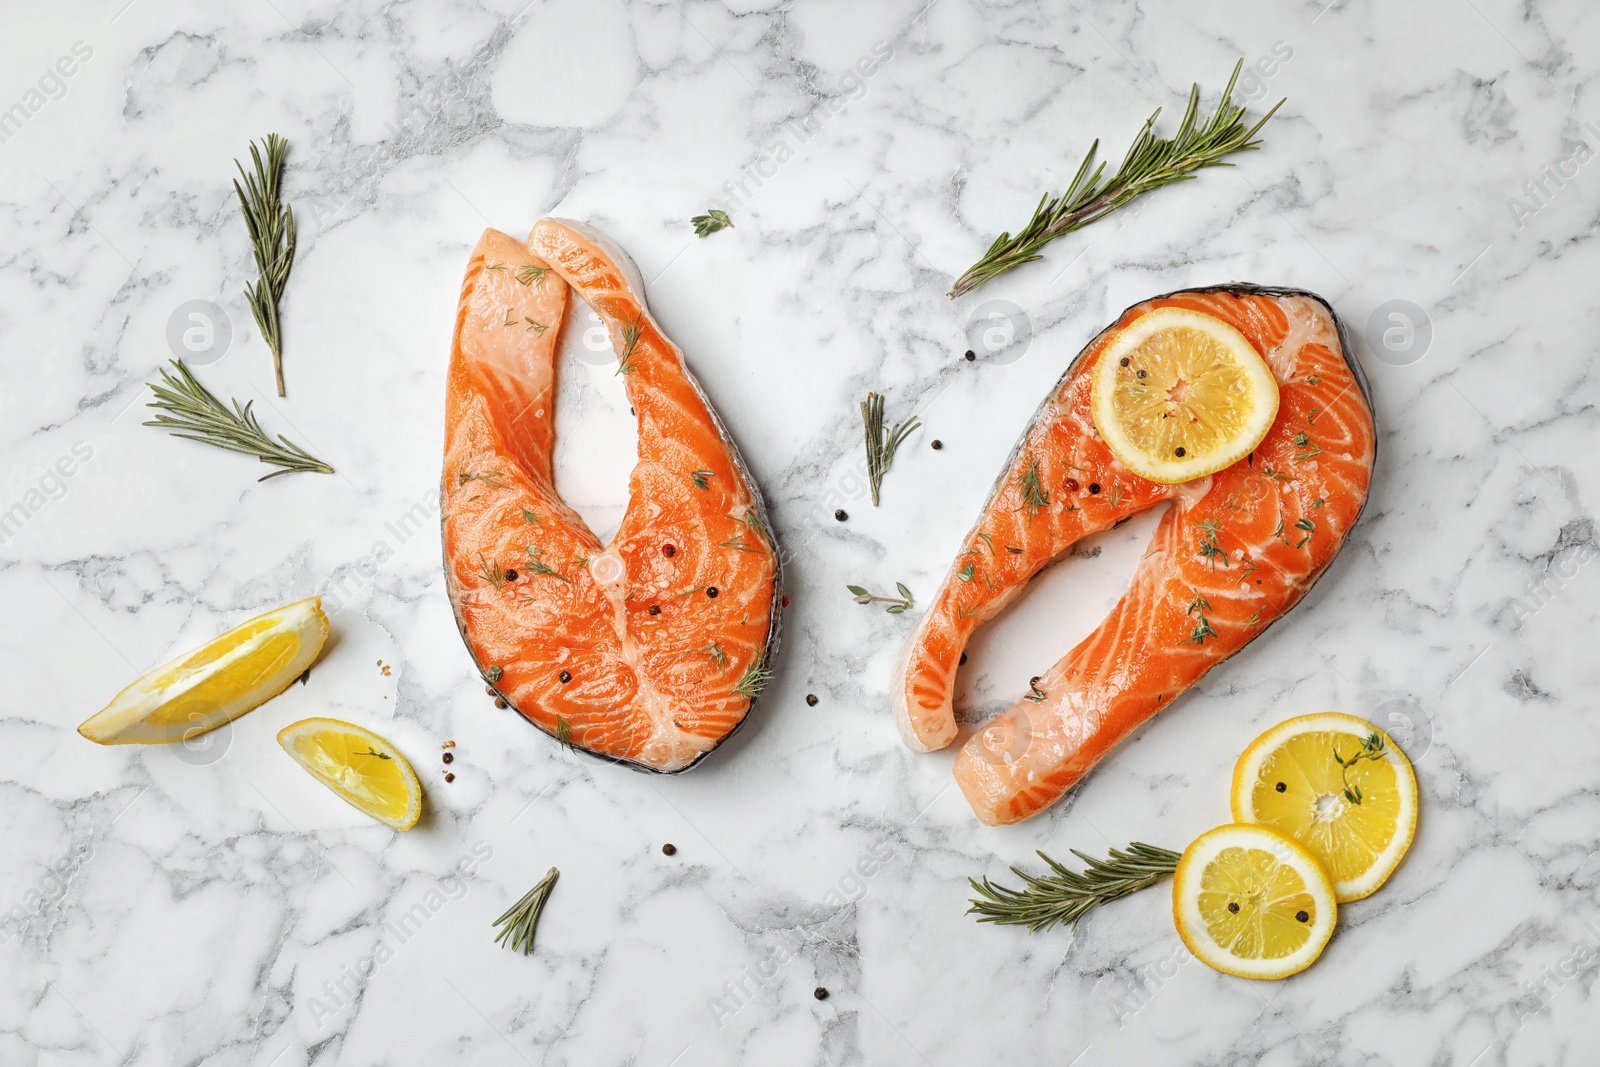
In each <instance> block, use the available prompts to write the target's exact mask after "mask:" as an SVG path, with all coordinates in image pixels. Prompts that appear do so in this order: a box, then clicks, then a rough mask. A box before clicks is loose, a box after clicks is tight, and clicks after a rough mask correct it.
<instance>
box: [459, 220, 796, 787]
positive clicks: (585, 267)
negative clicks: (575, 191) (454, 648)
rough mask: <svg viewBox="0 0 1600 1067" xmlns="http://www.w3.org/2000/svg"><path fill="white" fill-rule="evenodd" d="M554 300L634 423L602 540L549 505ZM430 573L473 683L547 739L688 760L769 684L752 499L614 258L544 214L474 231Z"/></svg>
mask: <svg viewBox="0 0 1600 1067" xmlns="http://www.w3.org/2000/svg"><path fill="white" fill-rule="evenodd" d="M569 293H576V294H577V296H579V297H581V298H582V299H583V300H585V301H586V302H587V303H588V304H589V306H590V307H591V308H593V309H594V311H595V312H596V314H598V315H599V316H600V318H601V319H602V320H603V321H604V322H605V324H606V326H607V328H608V330H609V331H610V335H611V340H612V343H613V345H614V347H615V348H616V350H617V356H618V367H617V373H619V374H621V375H622V376H623V381H624V383H625V388H626V389H627V394H628V401H629V403H630V404H631V405H632V406H633V409H634V411H635V413H636V414H637V417H638V420H639V421H638V428H639V452H638V457H639V458H638V461H637V463H636V465H635V466H634V468H633V473H632V476H631V478H630V480H629V500H628V507H627V510H626V512H625V513H624V515H623V519H622V524H621V526H620V528H619V529H618V530H617V533H616V536H615V537H614V538H613V539H612V541H611V543H610V544H609V545H607V544H602V543H601V541H600V539H599V538H598V537H597V536H595V534H594V533H593V532H592V531H591V530H590V529H589V528H588V526H587V525H585V523H584V521H583V519H582V518H580V517H579V516H578V514H577V513H576V512H575V511H573V510H572V509H571V508H570V507H568V506H567V505H566V504H565V503H564V502H563V501H562V500H561V498H560V496H558V495H557V493H556V488H555V476H554V465H553V463H554V452H555V430H554V424H555V356H556V344H557V339H558V337H559V335H560V333H561V325H562V321H563V318H564V317H565V314H566V310H567V305H568V300H569ZM443 501H444V563H445V579H446V584H447V587H448V589H449V593H450V602H451V604H452V605H453V607H454V608H455V615H456V622H457V624H458V625H459V626H460V628H461V635H462V637H463V638H464V639H465V640H466V643H467V648H468V650H469V651H470V652H471V653H472V656H473V659H474V660H476V662H477V664H478V668H479V670H480V671H481V672H482V673H483V677H484V680H485V681H487V682H488V683H489V685H490V686H491V687H492V688H493V689H494V690H495V691H496V692H497V693H498V694H499V695H500V696H501V697H502V698H503V699H505V700H506V701H507V702H508V703H509V704H510V705H511V706H512V707H513V708H515V709H516V710H517V711H518V712H520V713H521V714H522V715H523V716H524V717H525V718H527V719H528V721H529V722H532V723H533V724H534V725H536V726H538V727H539V728H540V729H542V730H544V731H545V732H546V733H549V734H551V735H552V736H554V737H556V738H557V739H558V740H560V741H562V742H563V743H568V744H571V745H572V746H574V747H576V748H580V749H585V750H587V751H589V752H592V753H594V754H595V755H598V756H601V757H604V758H606V759H609V760H614V761H617V762H622V763H627V764H629V765H631V766H634V767H637V768H639V769H642V770H648V771H660V772H667V773H670V772H675V771H681V770H686V769H687V768H689V767H691V766H693V765H694V764H695V763H696V762H698V761H699V760H700V759H701V758H703V757H704V756H705V755H706V753H708V752H710V751H711V750H712V749H714V748H716V747H717V746H718V745H719V744H721V743H722V742H723V741H724V740H726V739H727V737H728V735H729V734H730V733H732V732H733V730H734V728H735V727H737V726H738V725H739V724H740V723H741V722H743V721H744V719H745V718H746V716H747V715H748V714H749V712H750V708H751V706H752V704H753V703H754V701H755V698H756V695H757V693H758V692H759V691H760V689H761V686H762V685H763V684H764V683H765V681H766V679H767V678H768V676H769V675H770V673H771V667H770V664H771V661H772V657H773V655H774V654H775V653H776V652H777V645H778V632H779V626H778V623H779V618H778V615H779V608H780V606H781V597H780V594H779V582H780V573H779V567H778V559H777V554H776V551H775V546H774V543H773V541H772V535H771V532H770V530H769V528H768V526H767V521H766V513H765V510H764V509H763V506H762V501H761V494H760V492H759V491H758V490H757V488H756V486H755V483H754V482H753V481H752V480H751V478H750V475H749V473H748V472H747V471H746V470H745V467H744V463H743V462H742V461H741V459H740V458H739V451H738V449H737V448H735V447H734V443H733V440H732V438H730V437H729V436H728V432H727V430H726V429H725V428H724V427H723V425H722V422H721V420H720V419H718V417H717V414H716V412H715V411H713V410H712V408H711V404H710V402H709V401H708V400H707V399H706V397H705V394H704V393H702V392H701V390H700V387H699V385H698V384H697V383H696V382H695V380H694V377H693V376H692V375H691V374H690V373H689V370H688V368H687V367H685V365H684V361H683V353H682V352H680V351H679V350H678V348H677V346H675V345H674V344H673V343H672V342H671V341H669V340H668V339H667V337H666V335H665V334H664V333H663V332H662V331H661V327H660V326H659V325H657V323H656V321H655V320H654V319H653V318H651V315H650V309H649V307H648V306H647V305H646V303H645V297H644V284H643V282H642V281H641V280H640V279H639V277H638V272H637V271H636V270H635V268H634V267H633V263H632V261H631V260H629V259H628V257H627V256H626V254H624V253H623V252H621V251H620V250H619V249H617V248H616V247H615V246H613V245H611V244H610V242H608V241H607V240H606V239H605V238H603V237H602V236H600V235H599V234H598V233H596V232H594V231H593V230H591V229H589V228H587V227H585V226H582V225H580V224H578V223H574V222H567V221H564V220H560V219H545V220H543V221H541V222H540V223H539V224H538V225H537V226H535V227H534V230H533V234H532V236H531V238H530V239H529V243H528V244H524V243H522V242H521V241H518V240H516V239H514V238H512V237H508V236H507V235H505V234H503V233H499V232H498V231H495V230H489V231H487V232H485V233H484V235H483V239H482V240H481V241H479V242H478V247H477V249H476V250H475V251H474V252H473V253H472V259H471V261H470V262H469V263H468V265H467V275H466V280H465V282H464V283H463V284H462V289H461V305H460V309H459V311H458V312H457V314H456V331H455V343H454V345H453V347H452V349H451V353H450V371H449V376H448V379H447V384H446V393H445V453H444V484H443Z"/></svg>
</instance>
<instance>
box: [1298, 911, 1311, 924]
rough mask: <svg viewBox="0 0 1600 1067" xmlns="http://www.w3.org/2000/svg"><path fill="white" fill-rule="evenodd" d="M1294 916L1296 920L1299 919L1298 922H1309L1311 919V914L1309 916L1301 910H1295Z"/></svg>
mask: <svg viewBox="0 0 1600 1067" xmlns="http://www.w3.org/2000/svg"><path fill="white" fill-rule="evenodd" d="M1294 917H1295V918H1296V919H1298V920H1299V921H1300V922H1303V923H1308V922H1310V921H1311V916H1309V915H1307V914H1306V913H1305V912H1303V911H1297V912H1295V913H1294Z"/></svg>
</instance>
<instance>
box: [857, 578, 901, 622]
mask: <svg viewBox="0 0 1600 1067" xmlns="http://www.w3.org/2000/svg"><path fill="white" fill-rule="evenodd" d="M894 587H895V588H896V589H898V590H900V595H899V596H898V597H892V596H874V595H873V594H872V593H870V592H868V591H867V590H866V589H865V588H863V587H862V586H859V585H847V586H845V588H846V589H848V590H850V597H851V599H852V600H854V601H855V602H856V603H857V604H874V603H878V604H888V605H889V606H888V607H887V608H885V609H884V610H885V611H887V612H888V613H889V614H890V615H899V614H901V613H902V612H905V611H909V610H911V609H912V608H914V607H916V602H915V601H914V600H912V599H911V590H909V589H907V588H906V587H905V585H904V584H902V583H900V582H895V583H894Z"/></svg>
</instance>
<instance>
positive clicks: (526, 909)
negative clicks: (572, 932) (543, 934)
mask: <svg viewBox="0 0 1600 1067" xmlns="http://www.w3.org/2000/svg"><path fill="white" fill-rule="evenodd" d="M559 877H561V872H560V871H558V870H556V869H555V868H554V867H551V868H550V871H549V873H548V874H546V875H545V876H544V877H543V878H541V879H539V884H538V885H536V886H534V887H533V888H532V889H530V890H528V891H527V892H526V893H524V894H523V895H522V899H521V900H519V901H517V902H516V903H515V904H513V905H511V907H510V908H508V909H507V910H506V913H505V914H504V915H502V916H500V918H498V919H496V920H495V921H494V925H495V926H503V927H505V929H503V930H501V931H500V933H499V935H498V936H497V937H495V939H494V943H495V944H497V945H500V946H502V947H503V948H509V949H510V950H511V951H513V952H519V951H520V952H521V953H522V954H523V955H524V956H526V955H528V954H529V953H530V952H532V951H533V935H534V932H535V931H536V930H538V928H539V916H540V915H542V914H544V905H545V901H547V900H549V899H550V890H552V889H554V888H555V884H556V879H557V878H559Z"/></svg>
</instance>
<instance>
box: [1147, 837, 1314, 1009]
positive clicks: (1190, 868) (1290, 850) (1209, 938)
mask: <svg viewBox="0 0 1600 1067" xmlns="http://www.w3.org/2000/svg"><path fill="white" fill-rule="evenodd" d="M1337 912H1338V904H1337V902H1336V901H1335V900H1334V896H1333V883H1332V882H1330V881H1329V880H1328V875H1327V873H1326V872H1325V871H1324V870H1323V869H1322V865H1321V864H1319V863H1318V862H1317V859H1316V857H1315V856H1313V855H1312V854H1311V853H1310V852H1308V851H1307V850H1306V849H1305V848H1303V847H1302V846H1301V845H1300V844H1299V843H1297V842H1296V841H1294V840H1293V839H1292V838H1289V837H1286V836H1284V835H1283V834H1280V833H1278V832H1277V831H1276V830H1269V829H1267V828H1266V827H1265V826H1247V825H1241V824H1238V823H1234V824H1232V825H1229V826H1219V827H1217V828H1216V829H1215V830H1209V831H1207V832H1206V833H1203V834H1201V835H1200V836H1199V837H1197V838H1195V840H1194V843H1193V844H1191V845H1190V846H1189V847H1188V848H1187V849H1185V850H1184V853H1183V858H1182V859H1180V860H1179V861H1178V870H1177V872H1176V873H1175V874H1174V875H1173V879H1172V917H1173V921H1174V922H1176V923H1177V926H1178V936H1179V937H1180V938H1182V939H1183V943H1184V945H1185V946H1186V947H1187V948H1188V949H1189V951H1190V952H1192V953H1194V954H1195V956H1196V957H1197V958H1198V959H1199V960H1200V962H1202V963H1204V964H1205V965H1206V966H1208V967H1213V968H1215V969H1217V970H1219V971H1221V972H1222V973H1224V974H1231V975H1235V976H1236V977H1239V978H1266V979H1274V978H1287V977H1289V976H1290V975H1291V974H1298V973H1300V972H1301V971H1303V970H1305V969H1306V968H1307V967H1309V966H1311V964H1312V963H1314V962H1315V961H1316V958H1317V957H1318V956H1320V955H1321V954H1322V949H1323V946H1324V945H1326V944H1327V943H1328V938H1329V937H1331V936H1332V935H1333V924H1334V919H1335V918H1336V915H1337Z"/></svg>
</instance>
